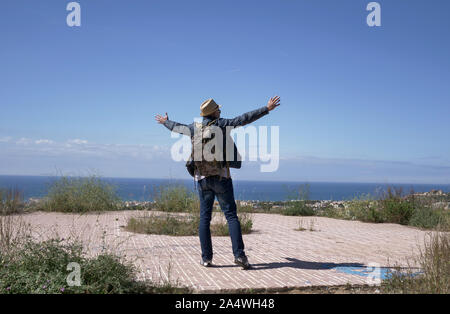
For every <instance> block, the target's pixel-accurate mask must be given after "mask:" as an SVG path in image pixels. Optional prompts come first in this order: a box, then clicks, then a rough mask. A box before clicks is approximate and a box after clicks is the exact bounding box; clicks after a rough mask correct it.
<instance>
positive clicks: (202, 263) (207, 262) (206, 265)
mask: <svg viewBox="0 0 450 314" xmlns="http://www.w3.org/2000/svg"><path fill="white" fill-rule="evenodd" d="M200 265H202V266H204V267H211V266H212V261H211V260H207V261H203V260H202V261H201V262H200Z"/></svg>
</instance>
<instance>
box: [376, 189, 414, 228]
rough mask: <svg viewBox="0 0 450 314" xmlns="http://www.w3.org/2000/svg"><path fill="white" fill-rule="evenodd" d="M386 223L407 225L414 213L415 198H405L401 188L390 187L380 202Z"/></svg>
mask: <svg viewBox="0 0 450 314" xmlns="http://www.w3.org/2000/svg"><path fill="white" fill-rule="evenodd" d="M379 204H380V206H381V211H382V215H383V221H384V222H390V223H397V224H401V225H407V224H408V223H409V220H410V219H411V217H412V215H413V213H414V207H415V199H414V197H403V191H402V189H401V188H399V189H393V188H391V187H388V189H387V191H386V192H385V193H384V195H383V197H382V198H381V200H380V201H379Z"/></svg>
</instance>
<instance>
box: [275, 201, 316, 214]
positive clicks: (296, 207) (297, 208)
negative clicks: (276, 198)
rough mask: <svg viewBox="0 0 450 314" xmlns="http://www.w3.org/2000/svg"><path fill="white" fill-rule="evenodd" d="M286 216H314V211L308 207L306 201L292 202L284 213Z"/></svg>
mask: <svg viewBox="0 0 450 314" xmlns="http://www.w3.org/2000/svg"><path fill="white" fill-rule="evenodd" d="M282 214H283V215H286V216H314V214H315V212H314V209H313V208H311V207H310V206H308V205H307V203H306V201H291V202H289V204H288V205H287V206H286V208H285V209H284V210H283V211H282Z"/></svg>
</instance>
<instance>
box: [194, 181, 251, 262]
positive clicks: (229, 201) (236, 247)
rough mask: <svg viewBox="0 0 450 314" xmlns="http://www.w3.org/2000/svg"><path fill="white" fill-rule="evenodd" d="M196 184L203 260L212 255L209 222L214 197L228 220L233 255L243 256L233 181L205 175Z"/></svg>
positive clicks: (242, 243) (210, 258)
mask: <svg viewBox="0 0 450 314" xmlns="http://www.w3.org/2000/svg"><path fill="white" fill-rule="evenodd" d="M197 186H198V194H199V196H200V226H199V236H200V245H201V248H202V258H203V260H204V261H206V260H212V257H213V249H212V242H211V230H210V223H211V216H212V210H213V205H214V198H215V197H217V200H218V201H219V204H220V208H221V209H222V211H223V213H224V215H225V218H226V219H227V222H228V230H229V232H230V237H231V245H232V248H233V255H234V256H235V257H236V258H237V257H241V256H245V253H244V241H243V240H242V231H241V224H240V223H239V219H238V216H237V212H236V202H235V200H234V192H233V181H232V180H231V178H220V177H219V176H211V177H206V178H204V179H202V180H200V181H198V182H197Z"/></svg>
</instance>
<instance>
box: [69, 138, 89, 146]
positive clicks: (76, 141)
mask: <svg viewBox="0 0 450 314" xmlns="http://www.w3.org/2000/svg"><path fill="white" fill-rule="evenodd" d="M67 143H68V144H77V145H82V144H87V143H88V141H86V140H80V139H78V138H76V139H74V140H68V141H67Z"/></svg>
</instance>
